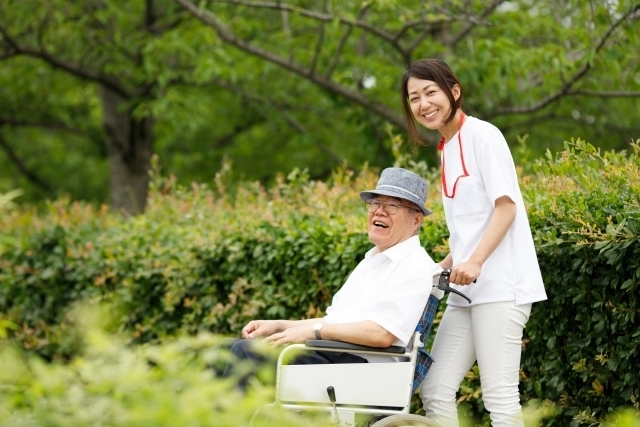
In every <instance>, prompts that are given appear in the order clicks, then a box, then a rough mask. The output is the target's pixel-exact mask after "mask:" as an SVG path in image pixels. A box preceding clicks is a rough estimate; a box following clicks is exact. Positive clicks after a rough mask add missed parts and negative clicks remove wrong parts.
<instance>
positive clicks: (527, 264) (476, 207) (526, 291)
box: [442, 117, 547, 307]
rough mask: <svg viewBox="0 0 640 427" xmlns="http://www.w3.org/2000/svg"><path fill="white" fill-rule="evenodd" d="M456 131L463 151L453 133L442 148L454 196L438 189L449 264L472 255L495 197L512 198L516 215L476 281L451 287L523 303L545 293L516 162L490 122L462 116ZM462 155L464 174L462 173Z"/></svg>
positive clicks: (479, 299)
mask: <svg viewBox="0 0 640 427" xmlns="http://www.w3.org/2000/svg"><path fill="white" fill-rule="evenodd" d="M461 132H462V134H461V140H462V153H461V150H460V144H459V142H458V134H457V133H456V134H455V135H454V136H453V138H452V139H451V140H450V141H448V142H447V144H445V146H444V150H443V152H442V159H444V164H445V166H446V167H445V169H444V173H445V178H446V183H447V191H448V194H449V195H452V194H453V186H454V183H455V182H456V179H458V184H457V186H456V190H455V196H454V198H453V199H452V198H448V197H445V195H444V191H443V193H442V202H443V205H444V212H445V216H446V219H447V226H448V228H449V233H450V236H449V248H450V250H451V255H452V257H453V265H456V264H460V263H462V262H465V261H467V260H468V259H469V258H470V257H471V254H472V253H473V251H474V250H475V249H476V247H477V246H478V243H480V239H481V238H482V236H483V235H484V232H485V230H486V228H487V225H488V224H489V219H490V218H491V215H492V214H493V211H494V208H495V201H496V200H497V199H498V198H499V197H502V196H508V197H509V198H510V199H511V200H512V201H513V202H514V203H515V205H516V216H515V219H514V221H513V223H512V224H511V227H509V230H508V231H507V235H506V236H505V238H504V239H503V240H502V242H501V243H500V244H499V245H498V247H497V248H496V250H495V251H494V252H493V253H492V254H491V256H490V257H489V259H487V261H486V262H485V263H484V265H483V266H482V272H481V273H480V276H479V277H478V279H477V283H473V284H471V285H468V286H457V285H454V286H453V287H454V288H456V289H458V290H459V291H461V292H463V293H464V294H465V295H467V296H468V297H469V298H471V300H472V301H473V303H472V304H482V303H487V302H500V301H513V300H515V302H516V304H526V303H532V302H536V301H542V300H545V299H547V295H546V293H545V290H544V284H543V282H542V275H541V273H540V267H539V266H538V259H537V257H536V251H535V247H534V244H533V237H532V236H531V229H530V228H529V220H528V218H527V212H526V209H525V206H524V202H523V200H522V194H521V192H520V187H519V186H518V178H517V175H516V168H515V165H514V163H513V158H512V156H511V152H510V151H509V146H508V145H507V142H506V140H505V139H504V136H503V135H502V133H501V132H500V130H498V128H496V127H495V126H493V125H492V124H490V123H487V122H485V121H482V120H479V119H477V118H474V117H467V119H466V120H465V122H464V124H463V126H462V130H461ZM461 156H462V157H463V158H464V165H465V166H466V170H467V173H468V174H469V176H467V177H462V175H463V167H462V161H461ZM448 304H450V305H453V306H457V307H468V306H469V304H468V303H467V301H466V300H464V299H463V298H461V297H459V296H457V295H454V294H451V295H450V296H449V299H448Z"/></svg>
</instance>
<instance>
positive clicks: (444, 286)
mask: <svg viewBox="0 0 640 427" xmlns="http://www.w3.org/2000/svg"><path fill="white" fill-rule="evenodd" d="M449 276H451V269H450V268H445V269H444V270H442V273H440V280H438V289H440V290H442V291H445V292H453V293H454V294H456V295H460V296H461V297H462V298H464V299H466V300H467V301H468V302H469V304H471V299H470V298H469V297H468V296H466V295H465V294H463V293H462V292H460V291H458V290H456V289H453V288H452V287H451V286H449ZM476 281H477V279H476V280H474V281H473V283H476Z"/></svg>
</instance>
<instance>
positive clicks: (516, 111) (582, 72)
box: [485, 4, 640, 119]
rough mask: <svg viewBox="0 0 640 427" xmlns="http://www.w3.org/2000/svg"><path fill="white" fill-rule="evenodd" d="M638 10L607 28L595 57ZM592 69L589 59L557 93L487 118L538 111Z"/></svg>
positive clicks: (501, 110) (595, 51)
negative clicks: (616, 30) (617, 29)
mask: <svg viewBox="0 0 640 427" xmlns="http://www.w3.org/2000/svg"><path fill="white" fill-rule="evenodd" d="M636 10H640V4H638V5H636V6H635V7H633V8H631V9H629V10H628V11H627V12H626V13H625V14H624V15H622V16H621V17H620V18H618V20H616V21H615V22H614V23H613V24H611V26H610V27H609V28H608V29H607V31H606V32H605V33H604V35H603V36H602V37H601V38H600V41H599V42H598V44H597V45H596V48H595V49H594V51H593V57H595V56H596V55H597V54H598V53H599V52H600V50H601V49H602V48H603V47H604V45H605V43H606V42H607V40H608V39H609V37H611V35H612V34H613V32H614V31H615V29H616V28H618V27H619V26H620V25H621V24H622V23H623V22H624V21H625V20H626V19H627V18H628V17H629V16H631V15H632V14H634V13H635V11H636ZM590 69H591V61H589V60H587V61H586V62H585V63H584V64H583V65H582V67H580V69H579V70H578V71H577V72H576V73H575V74H574V75H573V76H572V77H571V79H569V80H568V81H567V82H565V83H564V84H563V85H562V87H561V88H560V89H558V90H557V91H556V92H555V93H553V94H551V95H549V96H547V97H545V98H543V99H541V100H540V101H538V102H536V103H535V104H533V105H530V106H520V107H510V108H501V109H498V110H495V111H493V112H491V113H489V114H488V115H487V116H485V117H486V119H491V118H493V117H496V116H499V115H504V114H522V113H532V112H534V111H538V110H540V109H542V108H544V107H546V106H547V105H549V104H551V103H552V102H555V101H557V100H558V99H560V98H562V97H563V96H566V95H567V94H569V93H570V92H571V88H572V87H573V85H574V84H576V83H577V82H578V81H579V80H580V79H581V78H583V77H584V76H585V75H586V74H587V73H588V72H589V70H590Z"/></svg>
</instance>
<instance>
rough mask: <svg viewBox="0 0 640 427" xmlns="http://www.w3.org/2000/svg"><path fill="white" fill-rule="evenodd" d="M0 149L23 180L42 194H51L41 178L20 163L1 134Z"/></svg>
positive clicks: (20, 160)
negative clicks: (22, 176)
mask: <svg viewBox="0 0 640 427" xmlns="http://www.w3.org/2000/svg"><path fill="white" fill-rule="evenodd" d="M0 148H2V150H3V151H4V152H5V154H6V155H7V157H8V158H9V160H10V161H11V162H12V163H13V164H14V165H15V167H16V168H17V169H18V171H20V173H21V174H22V175H24V176H25V178H27V179H28V180H29V181H31V182H32V183H33V184H35V185H36V186H37V187H39V188H40V189H41V190H43V191H44V192H46V193H53V190H52V189H51V187H49V184H47V183H46V182H45V181H44V180H43V179H42V178H40V177H39V176H38V175H36V173H35V172H33V171H32V170H30V169H29V168H28V167H27V165H26V164H25V163H24V161H22V159H21V158H20V156H18V154H17V153H16V152H15V150H14V149H13V147H11V146H10V145H9V144H8V143H7V141H6V140H5V139H4V137H3V136H2V133H0Z"/></svg>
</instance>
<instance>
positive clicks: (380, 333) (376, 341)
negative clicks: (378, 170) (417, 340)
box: [225, 168, 441, 376]
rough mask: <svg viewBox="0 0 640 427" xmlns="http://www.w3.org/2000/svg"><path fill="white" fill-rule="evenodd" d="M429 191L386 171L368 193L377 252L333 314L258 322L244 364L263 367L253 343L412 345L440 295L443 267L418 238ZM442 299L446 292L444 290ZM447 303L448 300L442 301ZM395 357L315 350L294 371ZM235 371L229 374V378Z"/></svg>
mask: <svg viewBox="0 0 640 427" xmlns="http://www.w3.org/2000/svg"><path fill="white" fill-rule="evenodd" d="M426 196H427V184H426V183H425V181H424V180H423V179H422V178H420V177H419V176H418V175H416V174H414V173H413V172H410V171H408V170H406V169H401V168H388V169H385V170H384V171H383V172H382V174H381V176H380V179H379V181H378V184H377V186H376V189H375V190H370V191H363V192H362V193H360V197H361V198H362V199H363V200H364V202H365V204H366V208H367V212H368V223H367V226H368V235H369V240H371V242H372V243H373V244H374V245H375V247H374V248H372V249H371V250H369V251H368V252H367V254H366V255H365V258H364V259H363V260H362V261H361V262H360V263H359V264H358V266H357V267H356V268H355V270H354V271H353V272H352V273H351V275H350V276H349V278H348V279H347V281H346V283H345V284H344V285H343V286H342V288H341V289H340V290H339V291H338V292H337V293H336V294H335V295H334V297H333V301H332V303H331V306H330V307H329V308H327V311H326V313H327V315H326V316H325V317H323V318H318V319H305V320H253V321H251V322H249V323H248V324H247V325H246V326H245V327H244V328H243V329H242V338H244V339H243V340H239V341H237V342H236V343H235V344H234V345H233V346H232V348H231V350H232V352H233V353H234V354H235V355H236V356H238V357H239V358H242V359H246V358H249V359H251V360H253V361H254V362H256V361H258V360H262V359H261V358H260V356H259V355H257V354H255V353H254V352H252V351H251V345H252V344H251V339H255V338H264V341H265V342H267V343H271V344H272V345H274V346H278V345H285V344H289V343H302V342H305V341H307V340H309V339H327V340H337V341H345V342H349V343H352V344H361V345H367V346H372V347H388V346H390V345H397V346H403V347H404V346H406V345H407V344H408V342H409V340H410V338H411V335H412V333H413V331H414V329H415V327H416V325H417V323H418V321H419V319H420V315H421V314H422V310H423V309H424V306H425V304H426V302H427V300H428V298H429V295H430V293H431V292H432V287H431V283H432V272H433V271H434V269H435V268H436V264H435V263H434V262H433V260H432V259H431V258H430V257H429V255H428V254H427V252H426V251H425V250H424V248H422V246H420V240H419V238H418V232H419V230H420V226H421V225H422V222H423V219H424V217H425V216H426V215H429V214H430V213H431V212H430V211H429V210H427V209H426V208H425V199H426ZM433 292H434V293H435V292H441V291H438V290H437V289H436V290H435V291H433ZM438 297H441V295H438ZM373 361H375V362H378V361H389V358H384V357H380V356H378V357H376V356H369V355H363V356H362V357H361V356H358V355H355V354H350V353H334V352H323V351H313V352H309V353H307V354H303V355H301V356H298V357H297V358H296V360H295V361H294V362H293V363H294V364H314V363H366V362H373ZM230 372H231V366H228V367H227V370H226V372H225V376H228V375H229V374H230Z"/></svg>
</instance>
